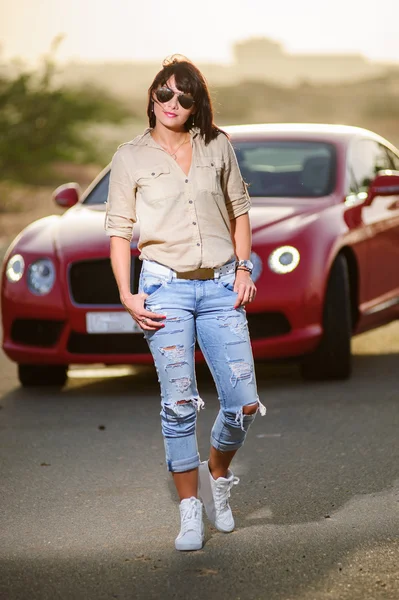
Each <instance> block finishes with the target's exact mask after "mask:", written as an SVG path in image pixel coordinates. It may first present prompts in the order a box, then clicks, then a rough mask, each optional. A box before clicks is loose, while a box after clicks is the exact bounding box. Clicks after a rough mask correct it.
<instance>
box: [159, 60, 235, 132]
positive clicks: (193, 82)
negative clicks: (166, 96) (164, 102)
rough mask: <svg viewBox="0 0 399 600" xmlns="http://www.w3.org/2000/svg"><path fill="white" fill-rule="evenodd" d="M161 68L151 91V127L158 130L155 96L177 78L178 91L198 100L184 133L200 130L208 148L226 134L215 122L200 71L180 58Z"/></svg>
mask: <svg viewBox="0 0 399 600" xmlns="http://www.w3.org/2000/svg"><path fill="white" fill-rule="evenodd" d="M162 65H163V67H162V69H161V71H159V73H157V75H156V76H155V79H154V81H153V82H152V84H151V87H150V88H149V90H148V106H147V115H148V120H149V124H150V127H152V128H153V127H155V123H156V118H155V114H154V111H153V102H154V100H153V92H155V90H157V89H158V88H159V87H161V86H162V85H165V84H166V82H167V81H168V79H170V78H171V77H172V75H174V76H175V81H176V87H177V89H178V90H180V91H181V92H185V93H186V94H191V95H192V97H193V98H194V100H195V107H196V111H195V113H194V114H193V115H191V117H190V118H189V119H188V120H187V121H186V123H185V124H184V127H185V130H186V131H189V130H190V129H191V128H192V127H199V129H200V131H201V135H202V136H203V138H204V141H205V144H209V142H210V141H211V140H213V139H214V138H215V137H217V136H218V135H219V133H224V131H222V130H221V129H219V127H216V125H215V124H214V122H213V109H212V101H211V97H210V94H209V90H208V86H207V83H206V81H205V78H204V76H203V75H202V73H201V71H200V70H199V69H198V68H197V67H196V66H195V65H193V63H192V62H191V61H189V60H188V59H187V58H185V57H184V56H180V55H174V56H172V57H170V58H167V59H165V60H164V61H163V63H162Z"/></svg>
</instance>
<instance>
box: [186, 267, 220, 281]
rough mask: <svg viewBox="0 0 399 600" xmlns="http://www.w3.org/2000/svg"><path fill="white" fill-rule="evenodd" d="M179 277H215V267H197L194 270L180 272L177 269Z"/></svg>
mask: <svg viewBox="0 0 399 600" xmlns="http://www.w3.org/2000/svg"><path fill="white" fill-rule="evenodd" d="M176 278H177V279H214V278H215V269H195V270H194V271H185V272H184V273H179V272H178V271H176Z"/></svg>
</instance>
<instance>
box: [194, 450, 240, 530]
mask: <svg viewBox="0 0 399 600" xmlns="http://www.w3.org/2000/svg"><path fill="white" fill-rule="evenodd" d="M239 481H240V480H239V479H238V477H234V474H233V472H232V471H230V469H229V470H228V471H227V477H219V478H218V479H214V478H213V477H212V475H211V472H210V471H209V465H208V461H207V460H206V461H204V462H202V463H201V464H200V466H199V469H198V495H199V497H200V498H201V500H202V502H203V503H204V507H205V512H206V514H207V516H208V519H209V520H210V522H211V523H212V524H213V525H214V526H215V527H216V529H219V531H223V532H224V533H229V532H230V531H233V529H234V518H233V513H232V512H231V508H230V505H229V497H230V490H231V488H232V487H233V485H237V483H238V482H239Z"/></svg>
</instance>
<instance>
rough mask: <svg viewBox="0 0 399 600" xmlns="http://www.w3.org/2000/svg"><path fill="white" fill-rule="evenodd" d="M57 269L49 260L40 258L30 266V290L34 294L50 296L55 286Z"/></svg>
mask: <svg viewBox="0 0 399 600" xmlns="http://www.w3.org/2000/svg"><path fill="white" fill-rule="evenodd" d="M54 281H55V267H54V264H53V262H52V261H51V260H50V259H49V258H40V259H39V260H37V261H35V262H34V263H32V264H31V265H30V266H29V269H28V288H29V289H30V291H31V292H32V293H33V294H37V295H38V296H43V295H44V294H48V293H49V291H50V290H51V288H52V287H53V285H54Z"/></svg>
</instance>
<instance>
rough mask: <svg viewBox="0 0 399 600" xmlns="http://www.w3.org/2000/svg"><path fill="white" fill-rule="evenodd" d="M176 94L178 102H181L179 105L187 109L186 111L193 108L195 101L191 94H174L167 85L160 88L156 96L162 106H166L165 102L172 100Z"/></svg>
mask: <svg viewBox="0 0 399 600" xmlns="http://www.w3.org/2000/svg"><path fill="white" fill-rule="evenodd" d="M175 94H177V100H178V101H179V104H180V106H181V107H182V108H185V109H186V110H188V109H189V108H192V106H193V104H194V102H195V100H194V98H193V97H192V96H189V94H184V93H181V94H180V93H178V92H174V91H173V90H171V89H170V88H168V87H167V86H166V85H164V86H162V87H160V88H158V89H157V91H156V92H155V95H156V97H157V99H158V100H159V102H161V104H164V103H165V102H169V100H172V98H173V96H174V95H175Z"/></svg>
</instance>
